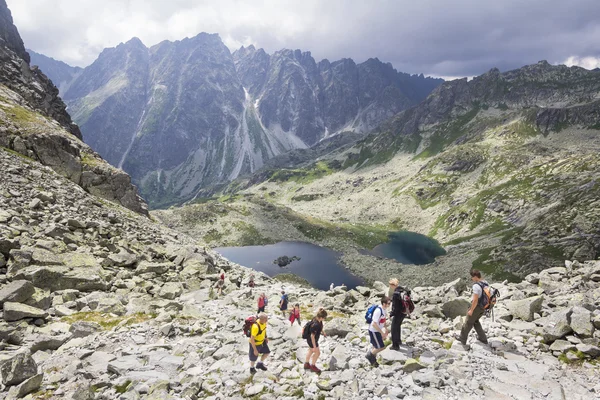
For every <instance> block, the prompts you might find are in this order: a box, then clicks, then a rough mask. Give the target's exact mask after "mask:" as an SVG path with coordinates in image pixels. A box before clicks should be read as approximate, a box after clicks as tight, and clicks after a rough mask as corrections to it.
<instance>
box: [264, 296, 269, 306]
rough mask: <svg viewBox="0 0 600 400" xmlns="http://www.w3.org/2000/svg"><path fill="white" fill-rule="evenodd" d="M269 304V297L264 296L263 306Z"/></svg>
mask: <svg viewBox="0 0 600 400" xmlns="http://www.w3.org/2000/svg"><path fill="white" fill-rule="evenodd" d="M268 304H269V299H267V298H266V297H265V307H266V306H267V305H268Z"/></svg>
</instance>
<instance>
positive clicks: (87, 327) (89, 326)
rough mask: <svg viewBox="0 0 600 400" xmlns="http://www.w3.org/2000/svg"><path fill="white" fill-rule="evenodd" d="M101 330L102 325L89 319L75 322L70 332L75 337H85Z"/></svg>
mask: <svg viewBox="0 0 600 400" xmlns="http://www.w3.org/2000/svg"><path fill="white" fill-rule="evenodd" d="M101 331H102V327H101V326H100V325H99V324H97V323H95V322H88V321H76V322H73V324H72V325H71V328H70V329H69V332H71V333H72V334H73V338H83V337H87V336H90V335H93V334H94V333H97V332H101Z"/></svg>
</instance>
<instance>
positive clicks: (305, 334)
mask: <svg viewBox="0 0 600 400" xmlns="http://www.w3.org/2000/svg"><path fill="white" fill-rule="evenodd" d="M311 326H312V319H311V320H310V321H308V322H307V323H306V325H304V328H302V339H308V338H310V327H311Z"/></svg>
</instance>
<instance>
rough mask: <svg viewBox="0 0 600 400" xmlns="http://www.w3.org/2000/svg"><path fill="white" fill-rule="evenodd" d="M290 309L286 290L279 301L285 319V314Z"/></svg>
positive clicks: (282, 292)
mask: <svg viewBox="0 0 600 400" xmlns="http://www.w3.org/2000/svg"><path fill="white" fill-rule="evenodd" d="M287 308H288V295H287V294H286V293H285V290H282V291H281V300H279V310H281V314H283V318H285V312H286V311H287Z"/></svg>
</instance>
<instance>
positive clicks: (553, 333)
mask: <svg viewBox="0 0 600 400" xmlns="http://www.w3.org/2000/svg"><path fill="white" fill-rule="evenodd" d="M572 313H573V311H572V310H571V309H570V308H569V309H564V310H560V311H555V312H554V313H552V314H550V315H549V316H548V317H547V318H545V320H544V325H543V328H542V330H543V336H544V341H545V342H546V343H548V344H550V343H552V342H554V341H555V340H557V339H561V338H563V337H564V336H566V335H567V334H569V333H571V332H573V329H572V328H571V326H570V323H571V314H572Z"/></svg>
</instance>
